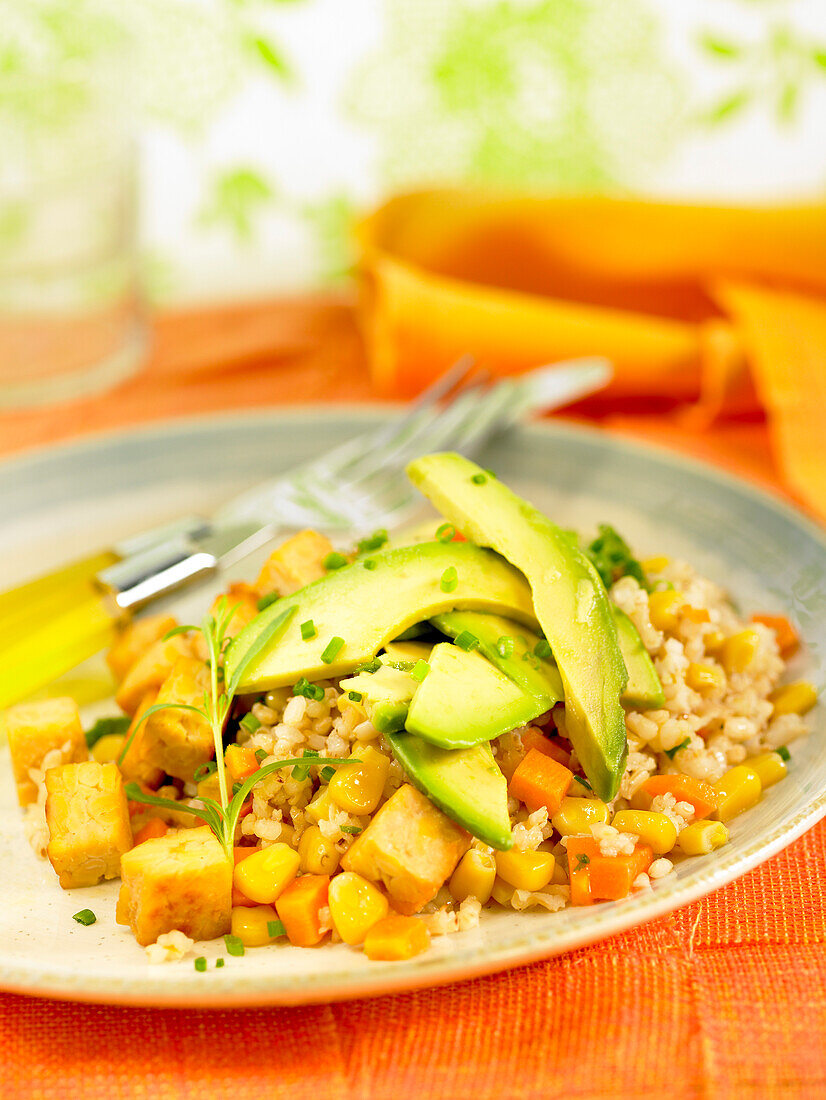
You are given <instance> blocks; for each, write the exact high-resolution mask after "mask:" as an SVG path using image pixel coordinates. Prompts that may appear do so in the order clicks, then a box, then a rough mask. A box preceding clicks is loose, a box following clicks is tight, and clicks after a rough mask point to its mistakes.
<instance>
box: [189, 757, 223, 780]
mask: <svg viewBox="0 0 826 1100" xmlns="http://www.w3.org/2000/svg"><path fill="white" fill-rule="evenodd" d="M217 771H218V765H217V764H216V763H215V761H214V760H210V761H209V763H207V764H201V765H200V766H199V767H197V768H196V769H195V771H194V772H193V773H192V778H193V779H194V780H195V782H196V783H203V781H204V780H205V779H208V778H209V776H211V775H212V774H213V772H217Z"/></svg>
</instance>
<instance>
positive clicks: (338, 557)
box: [324, 550, 347, 569]
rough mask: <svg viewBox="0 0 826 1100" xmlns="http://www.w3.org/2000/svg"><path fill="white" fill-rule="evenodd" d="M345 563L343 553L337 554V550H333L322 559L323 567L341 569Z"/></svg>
mask: <svg viewBox="0 0 826 1100" xmlns="http://www.w3.org/2000/svg"><path fill="white" fill-rule="evenodd" d="M346 564H347V559H346V558H345V556H344V555H343V554H339V552H338V550H333V551H332V553H330V554H328V555H327V557H326V558H325V559H324V568H325V569H343V568H344V566H345V565H346Z"/></svg>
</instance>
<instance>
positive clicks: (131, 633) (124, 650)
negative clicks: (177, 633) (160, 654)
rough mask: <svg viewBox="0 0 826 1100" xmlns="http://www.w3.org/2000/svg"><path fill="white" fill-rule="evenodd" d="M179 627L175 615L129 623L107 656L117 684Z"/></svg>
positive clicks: (147, 618) (157, 616) (149, 617)
mask: <svg viewBox="0 0 826 1100" xmlns="http://www.w3.org/2000/svg"><path fill="white" fill-rule="evenodd" d="M177 625H178V620H177V619H176V618H175V616H174V615H163V614H161V615H147V616H146V618H144V619H136V620H135V622H132V623H129V624H128V625H127V626H126V627H124V629H123V630H121V632H120V633H119V634H118V636H117V638H116V639H115V640H114V642H113V643H112V648H111V649H110V650H109V652H108V653H107V654H106V663H107V664H108V665H109V668H110V669H111V670H112V675H113V676H114V677H115V681H116V683H118V684H119V683H121V682H122V680H123V678H124V677H125V676H126V673H127V672H128V671H129V669H130V668H131V667H132V665H134V663H135V661H137V659H138V658H139V657H142V656H143V654H144V653H145V652H146V651H147V649H149V647H150V646H151V645H152V643H153V642H157V641H159V640H160V639H161V638H163V636H164V635H165V634H168V633H169V631H170V630H172V628H173V627H175V626H177Z"/></svg>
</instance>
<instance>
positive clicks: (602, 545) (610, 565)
mask: <svg viewBox="0 0 826 1100" xmlns="http://www.w3.org/2000/svg"><path fill="white" fill-rule="evenodd" d="M585 553H586V554H587V555H588V557H589V558H590V559H591V561H592V562H593V565H594V568H595V569H596V571H597V573H599V575H600V577H601V578H602V583H603V584H604V585H605V587H606V588H610V587H611V585H612V584H614V583H615V582H616V581H618V580H619V579H620V577H626V576H627V577H633V578H634V580H636V581H637V582H638V584H639V585H640V586H641V587H642V588H644V589H645V590H646V591H648V589H649V584H648V581H647V580H646V576H645V573H644V572H643V568H642V566H641V565H640V563H639V562H638V561H637V559H636V558H635V557H634V555H633V554H632V553H631V548H630V547H629V545H628V543H627V542H626V541H625V539H624V538H623V537H622V535H620V534H619V532H618V531H616V530H615V529H614V528H613V527H612V526H611V525H610V524H609V523H601V524H600V525H599V534H598V535H597V537H596V538H595V539H594V541H593V542H592V543H591V544H590V546H588V547H587V549H586V550H585Z"/></svg>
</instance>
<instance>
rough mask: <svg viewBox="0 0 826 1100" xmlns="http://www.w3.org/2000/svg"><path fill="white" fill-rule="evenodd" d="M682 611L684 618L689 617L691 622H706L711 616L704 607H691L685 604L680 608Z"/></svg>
mask: <svg viewBox="0 0 826 1100" xmlns="http://www.w3.org/2000/svg"><path fill="white" fill-rule="evenodd" d="M682 613H683V615H684V617H685V618H686V619H689V620H690V621H691V622H692V623H707V622H709V621H710V620H711V616H710V615H709V613H708V611H706V609H705V608H704V607H692V606H691V605H690V604H687V605H686V606H685V607H683V609H682Z"/></svg>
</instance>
